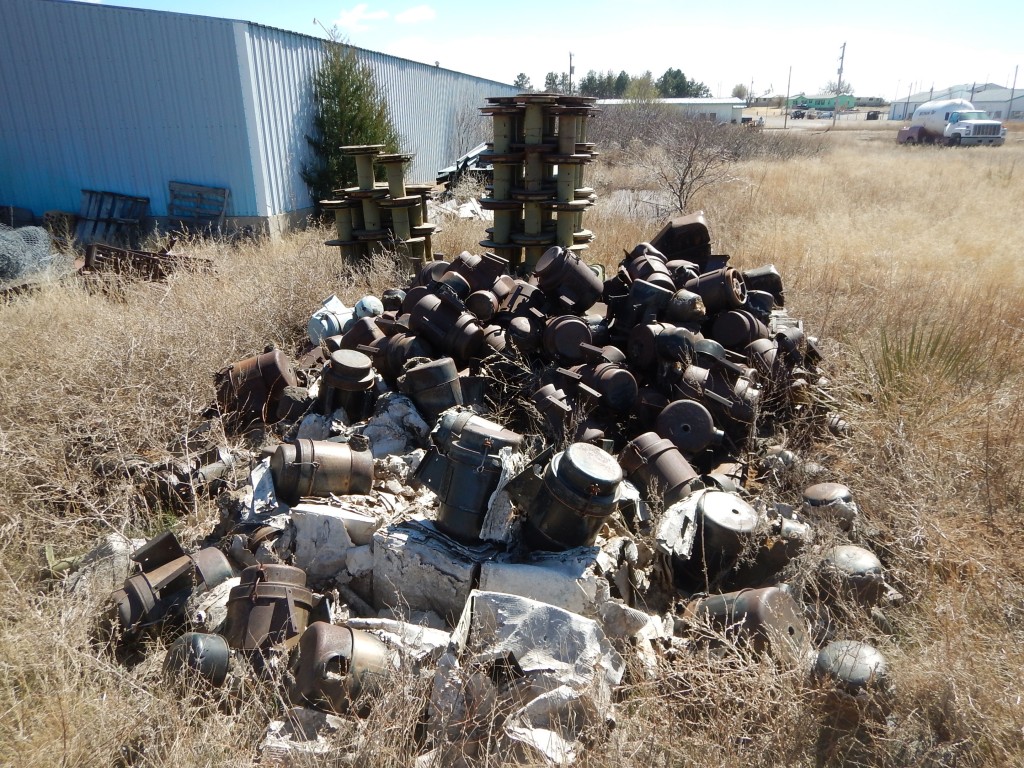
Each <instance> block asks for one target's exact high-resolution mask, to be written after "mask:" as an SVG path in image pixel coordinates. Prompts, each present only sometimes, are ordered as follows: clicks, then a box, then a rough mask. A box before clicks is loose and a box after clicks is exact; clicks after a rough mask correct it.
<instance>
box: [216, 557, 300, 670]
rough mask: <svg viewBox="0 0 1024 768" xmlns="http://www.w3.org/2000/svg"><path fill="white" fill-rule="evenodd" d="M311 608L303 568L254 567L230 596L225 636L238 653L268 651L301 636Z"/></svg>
mask: <svg viewBox="0 0 1024 768" xmlns="http://www.w3.org/2000/svg"><path fill="white" fill-rule="evenodd" d="M312 608H313V593H312V592H311V591H310V590H309V589H308V588H307V587H306V573H305V571H303V570H302V569H301V568H293V567H292V566H290V565H252V566H249V567H248V568H246V569H245V570H244V571H242V576H241V580H240V582H239V584H238V586H237V587H233V588H232V589H231V592H230V594H229V595H228V612H227V618H226V620H225V624H224V637H225V638H226V639H227V641H228V645H230V646H231V647H232V648H234V649H235V650H241V651H257V650H266V649H268V648H270V647H271V646H272V645H276V644H278V643H282V642H284V641H285V640H288V639H289V638H292V637H295V636H296V635H301V634H302V633H303V632H304V631H305V629H306V623H307V621H308V620H309V612H310V611H311V610H312Z"/></svg>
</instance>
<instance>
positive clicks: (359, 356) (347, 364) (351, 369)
mask: <svg viewBox="0 0 1024 768" xmlns="http://www.w3.org/2000/svg"><path fill="white" fill-rule="evenodd" d="M331 368H333V369H334V372H335V373H336V374H338V375H340V376H344V377H345V378H347V379H354V380H358V379H362V378H364V377H365V376H367V375H369V374H370V373H371V372H372V370H373V360H371V359H370V357H369V356H368V355H364V354H363V353H362V352H358V351H356V350H354V349H339V350H338V351H337V352H332V353H331Z"/></svg>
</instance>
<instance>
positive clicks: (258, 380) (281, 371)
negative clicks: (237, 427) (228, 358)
mask: <svg viewBox="0 0 1024 768" xmlns="http://www.w3.org/2000/svg"><path fill="white" fill-rule="evenodd" d="M217 378H218V381H217V402H218V403H219V405H220V408H221V410H222V411H224V412H225V413H232V414H236V415H237V416H238V417H240V418H242V419H261V420H262V421H267V419H268V418H269V417H270V415H271V414H273V413H275V412H276V408H277V400H278V398H279V397H280V396H281V392H283V391H284V388H285V387H294V386H295V385H296V383H297V382H296V380H295V374H293V373H292V372H291V369H290V361H289V359H288V356H287V355H285V353H284V352H282V351H281V350H279V349H274V350H271V351H270V352H264V353H263V354H262V355H256V356H255V357H250V358H246V359H245V360H242V361H240V362H237V363H232V364H231V365H229V366H228V367H227V368H225V369H224V370H223V371H221V372H220V373H219V374H218V377H217Z"/></svg>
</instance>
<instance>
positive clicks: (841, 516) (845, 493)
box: [804, 483, 858, 529]
mask: <svg viewBox="0 0 1024 768" xmlns="http://www.w3.org/2000/svg"><path fill="white" fill-rule="evenodd" d="M804 512H805V513H806V514H807V516H808V517H810V518H813V519H818V520H820V519H822V518H825V519H832V520H833V521H835V522H836V523H837V524H838V525H839V526H840V527H841V528H844V529H849V528H850V527H851V526H852V525H853V524H854V522H856V520H857V515H858V510H857V504H856V502H855V501H854V500H853V493H852V492H851V491H850V489H849V488H848V487H847V486H845V485H843V484H842V483H816V484H815V485H811V486H808V487H807V488H805V489H804Z"/></svg>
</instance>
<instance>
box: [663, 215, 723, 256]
mask: <svg viewBox="0 0 1024 768" xmlns="http://www.w3.org/2000/svg"><path fill="white" fill-rule="evenodd" d="M651 245H652V246H653V247H654V248H657V249H658V250H659V251H660V252H661V253H663V254H664V255H665V258H666V259H669V260H673V259H689V260H690V261H692V262H696V263H697V264H706V263H707V260H708V258H709V257H710V256H711V230H710V229H709V228H708V222H707V219H706V218H705V217H704V212H703V211H697V213H691V214H688V215H686V216H680V217H678V218H675V219H672V220H671V221H669V222H668V223H667V224H665V226H664V227H662V228H661V231H660V232H658V234H656V235H655V236H654V237H653V238H652V239H651Z"/></svg>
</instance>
